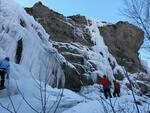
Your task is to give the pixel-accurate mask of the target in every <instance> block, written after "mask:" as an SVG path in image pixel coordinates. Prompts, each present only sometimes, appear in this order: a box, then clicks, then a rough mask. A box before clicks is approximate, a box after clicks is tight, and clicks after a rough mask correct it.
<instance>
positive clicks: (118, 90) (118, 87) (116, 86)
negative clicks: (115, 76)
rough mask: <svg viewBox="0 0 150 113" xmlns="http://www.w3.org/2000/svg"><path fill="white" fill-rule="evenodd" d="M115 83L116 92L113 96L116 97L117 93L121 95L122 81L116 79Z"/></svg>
mask: <svg viewBox="0 0 150 113" xmlns="http://www.w3.org/2000/svg"><path fill="white" fill-rule="evenodd" d="M113 83H114V92H113V96H114V97H116V95H117V96H118V97H120V83H119V82H118V81H116V80H113Z"/></svg>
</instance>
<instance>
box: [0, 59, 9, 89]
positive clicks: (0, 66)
mask: <svg viewBox="0 0 150 113" xmlns="http://www.w3.org/2000/svg"><path fill="white" fill-rule="evenodd" d="M9 73H10V64H9V58H8V57H6V58H5V59H3V60H0V76H1V81H0V89H4V88H5V86H4V84H5V74H7V76H9Z"/></svg>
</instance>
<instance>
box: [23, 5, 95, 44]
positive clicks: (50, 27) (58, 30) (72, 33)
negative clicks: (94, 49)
mask: <svg viewBox="0 0 150 113" xmlns="http://www.w3.org/2000/svg"><path fill="white" fill-rule="evenodd" d="M25 9H26V11H27V12H28V13H29V14H30V15H32V16H33V17H34V18H35V19H36V20H37V21H38V22H40V23H41V25H42V26H43V27H44V28H45V30H46V31H47V32H48V33H49V34H50V35H51V36H50V39H51V40H54V41H58V42H65V43H70V42H79V43H80V44H82V45H86V46H91V45H93V43H92V41H91V38H90V34H89V31H88V30H87V29H86V28H85V26H84V25H82V24H80V23H84V24H85V23H86V20H85V19H83V17H80V16H72V17H70V18H67V17H65V16H63V15H62V14H59V13H57V12H55V11H53V10H50V9H49V8H48V7H46V6H44V5H42V3H41V2H38V3H36V4H35V5H34V6H33V7H32V8H25ZM71 18H73V19H71ZM74 20H75V21H74ZM80 20H82V22H80Z"/></svg>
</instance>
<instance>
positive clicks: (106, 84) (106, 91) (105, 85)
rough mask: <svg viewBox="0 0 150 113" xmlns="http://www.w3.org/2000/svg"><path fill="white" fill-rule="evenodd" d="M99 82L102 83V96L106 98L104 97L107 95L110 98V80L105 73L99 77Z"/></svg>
mask: <svg viewBox="0 0 150 113" xmlns="http://www.w3.org/2000/svg"><path fill="white" fill-rule="evenodd" d="M100 84H102V85H103V91H104V96H105V98H106V99H107V98H108V97H109V98H112V95H111V91H110V88H111V82H110V80H109V79H108V78H107V77H106V75H104V76H103V78H100Z"/></svg>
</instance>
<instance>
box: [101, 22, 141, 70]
mask: <svg viewBox="0 0 150 113" xmlns="http://www.w3.org/2000/svg"><path fill="white" fill-rule="evenodd" d="M99 30H100V33H101V35H102V36H103V38H104V42H105V44H106V45H107V46H108V48H109V51H110V52H111V53H112V54H113V55H114V56H115V58H116V59H117V61H118V63H119V64H120V65H122V66H125V67H126V68H127V70H128V71H129V72H136V71H138V70H140V69H141V64H140V61H139V58H138V50H139V48H140V46H141V44H142V43H143V40H144V32H143V31H142V30H141V29H139V28H137V27H136V26H134V25H131V24H129V23H128V22H118V23H116V24H113V25H107V26H103V27H100V28H99Z"/></svg>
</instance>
